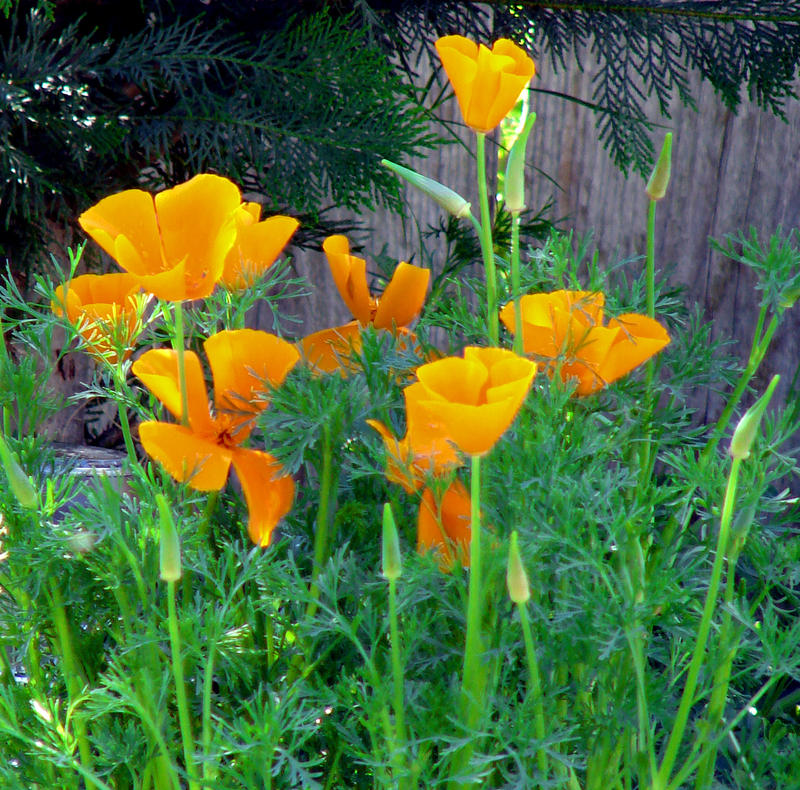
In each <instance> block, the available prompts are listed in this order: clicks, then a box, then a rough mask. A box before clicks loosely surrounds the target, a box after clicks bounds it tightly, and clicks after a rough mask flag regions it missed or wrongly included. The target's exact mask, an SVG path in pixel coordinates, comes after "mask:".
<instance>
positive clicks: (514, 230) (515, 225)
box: [511, 211, 523, 356]
mask: <svg viewBox="0 0 800 790" xmlns="http://www.w3.org/2000/svg"><path fill="white" fill-rule="evenodd" d="M519 223H520V220H519V211H513V212H512V213H511V292H512V297H513V299H514V346H513V348H514V353H515V354H519V355H520V356H522V354H523V344H522V311H521V309H520V300H521V298H522V294H521V293H520V290H521V289H520V274H519V265H520V264H519Z"/></svg>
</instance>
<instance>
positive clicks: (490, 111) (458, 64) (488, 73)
mask: <svg viewBox="0 0 800 790" xmlns="http://www.w3.org/2000/svg"><path fill="white" fill-rule="evenodd" d="M436 51H437V52H438V53H439V57H440V58H441V60H442V66H444V70H445V72H446V73H447V78H448V79H449V80H450V84H451V85H452V86H453V91H454V92H455V94H456V99H458V106H459V107H460V108H461V114H462V115H463V116H464V122H465V123H466V124H467V126H469V127H470V128H471V129H472V130H473V131H475V132H481V133H486V132H490V131H491V130H492V129H494V128H495V126H497V124H499V123H500V121H502V120H503V118H505V117H506V115H508V113H509V112H510V111H511V109H512V108H513V106H514V105H515V104H516V103H517V100H518V99H519V97H520V94H521V93H522V91H523V90H524V89H525V88H526V87H527V85H528V83H529V82H530V80H531V78H532V77H533V75H534V74H535V73H536V67H535V66H534V64H533V61H532V60H531V59H530V58H529V57H528V55H527V54H526V53H525V51H524V50H522V49H520V48H519V47H518V46H517V45H516V44H515V43H514V42H513V41H509V40H508V39H506V38H501V39H499V40H498V41H495V43H494V45H493V46H492V48H491V49H489V48H488V47H485V46H484V45H483V44H476V43H475V42H474V41H470V40H469V39H468V38H464V36H444V37H442V38H440V39H439V40H438V41H437V42H436Z"/></svg>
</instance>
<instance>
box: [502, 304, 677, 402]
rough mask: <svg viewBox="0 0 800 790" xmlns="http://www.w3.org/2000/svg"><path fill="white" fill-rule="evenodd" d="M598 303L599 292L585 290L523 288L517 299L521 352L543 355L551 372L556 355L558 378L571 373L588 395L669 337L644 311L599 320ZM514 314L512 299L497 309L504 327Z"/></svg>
mask: <svg viewBox="0 0 800 790" xmlns="http://www.w3.org/2000/svg"><path fill="white" fill-rule="evenodd" d="M604 304H605V297H604V295H603V294H602V293H590V292H588V291H554V292H553V293H544V294H528V295H527V296H523V297H522V299H521V300H520V312H521V313H522V344H523V348H524V349H525V353H527V354H532V355H534V356H535V357H537V358H541V359H543V360H545V361H547V362H548V367H547V370H548V372H549V373H550V374H551V375H552V373H553V371H554V369H555V363H556V361H557V360H558V361H560V363H561V366H560V373H561V378H562V380H563V381H568V380H569V379H571V378H574V379H577V381H578V385H577V388H576V390H575V392H576V393H577V394H578V395H591V394H592V393H593V392H597V391H598V390H600V389H602V388H603V387H605V386H606V385H607V384H610V383H611V382H612V381H616V380H617V379H618V378H621V377H622V376H624V375H626V374H627V373H630V371H632V370H633V369H634V368H635V367H636V366H637V365H641V364H642V362H645V361H646V360H648V359H650V357H652V356H653V355H654V354H657V353H658V352H659V351H661V349H663V348H664V347H665V346H666V345H667V344H668V343H669V342H670V339H669V335H668V334H667V331H666V330H665V329H664V327H663V326H661V324H659V323H658V322H657V321H655V320H653V319H652V318H648V317H647V316H644V315H637V314H635V313H626V314H625V315H621V316H619V317H618V318H612V319H611V320H610V321H609V322H608V324H607V325H606V326H603V306H604ZM514 317H515V311H514V304H513V302H512V303H509V304H507V305H506V306H505V307H504V308H503V309H502V310H501V311H500V319H501V320H502V322H503V323H504V324H505V325H506V327H507V328H508V329H509V331H510V332H513V331H514Z"/></svg>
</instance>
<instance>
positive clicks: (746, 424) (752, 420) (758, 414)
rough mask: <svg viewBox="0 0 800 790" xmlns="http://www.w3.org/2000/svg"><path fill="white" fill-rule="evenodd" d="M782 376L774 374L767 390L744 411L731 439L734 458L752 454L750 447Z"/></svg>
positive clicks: (731, 451) (731, 452)
mask: <svg viewBox="0 0 800 790" xmlns="http://www.w3.org/2000/svg"><path fill="white" fill-rule="evenodd" d="M780 378H781V377H780V376H773V377H772V381H770V383H769V386H768V387H767V390H766V392H765V393H764V394H763V395H762V396H761V397H760V398H759V399H758V400H757V401H756V402H755V403H754V404H753V405H752V406H751V407H750V408H749V409H748V410H747V411H746V412H745V413H744V416H743V417H742V419H741V420H739V424H738V425H737V426H736V430H735V431H734V432H733V438H732V439H731V447H730V454H731V455H732V456H733V457H734V458H738V459H740V460H741V459H744V458H747V457H748V456H749V455H750V448H751V447H752V446H753V442H754V441H755V438H756V434H757V433H758V428H759V426H760V425H761V418H762V417H763V416H764V411H765V410H766V408H767V406H768V405H769V402H770V399H771V398H772V393H773V391H774V390H775V387H776V386H777V385H778V382H779V381H780Z"/></svg>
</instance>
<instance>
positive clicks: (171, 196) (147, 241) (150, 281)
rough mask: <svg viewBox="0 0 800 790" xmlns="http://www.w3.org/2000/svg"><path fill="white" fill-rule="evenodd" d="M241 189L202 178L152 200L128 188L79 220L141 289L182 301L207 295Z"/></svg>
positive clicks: (229, 243) (230, 239)
mask: <svg viewBox="0 0 800 790" xmlns="http://www.w3.org/2000/svg"><path fill="white" fill-rule="evenodd" d="M241 204H242V198H241V194H240V192H239V188H238V187H237V186H236V184H234V183H233V182H232V181H229V180H228V179H227V178H223V177H222V176H215V175H210V174H202V175H198V176H195V177H194V178H192V179H191V180H189V181H186V182H185V183H183V184H178V186H176V187H173V188H172V189H165V190H164V191H163V192H159V193H158V194H157V195H155V197H154V196H153V195H151V194H150V193H149V192H144V191H143V190H141V189H127V190H125V191H124V192H118V193H117V194H116V195H111V196H110V197H107V198H104V199H103V200H101V201H100V202H99V203H97V204H96V205H95V206H92V208H90V209H89V210H88V211H85V212H84V213H83V214H81V216H80V217H79V219H78V221H79V222H80V224H81V227H82V228H83V229H84V230H85V231H86V233H88V234H89V235H90V236H91V237H92V238H93V239H94V240H95V241H96V242H97V243H98V244H99V245H100V246H101V247H102V248H103V249H104V250H105V251H106V252H107V253H108V254H109V255H110V256H111V257H112V258H114V260H115V261H116V262H117V263H118V264H119V265H120V266H121V267H122V268H123V269H125V271H127V272H129V273H130V274H132V275H133V276H134V277H136V279H137V280H138V281H139V284H140V285H141V286H142V288H144V290H145V291H148V292H149V293H152V294H154V295H155V296H157V297H158V298H159V299H165V300H168V301H182V300H184V299H201V298H204V297H206V296H208V295H209V294H210V293H211V292H212V291H213V290H214V286H215V285H216V284H217V281H218V280H219V278H220V277H221V276H222V271H223V268H224V265H225V259H226V256H227V255H228V252H229V251H230V249H231V247H233V245H234V242H235V240H236V213H237V211H238V209H239V208H240V206H241Z"/></svg>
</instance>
